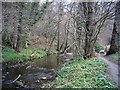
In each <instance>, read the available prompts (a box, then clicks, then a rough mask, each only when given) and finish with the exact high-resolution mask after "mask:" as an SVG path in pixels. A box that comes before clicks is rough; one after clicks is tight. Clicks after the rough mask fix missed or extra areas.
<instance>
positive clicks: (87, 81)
mask: <svg viewBox="0 0 120 90" xmlns="http://www.w3.org/2000/svg"><path fill="white" fill-rule="evenodd" d="M106 67H107V65H106V64H105V63H103V62H102V61H100V60H98V59H95V58H93V59H91V60H82V59H80V58H76V59H75V60H74V61H71V62H67V63H66V64H65V65H64V66H63V67H62V68H61V69H60V70H59V71H58V72H57V73H58V76H57V78H56V79H55V80H54V81H53V82H51V83H48V84H45V85H43V88H113V87H114V85H113V84H112V83H110V82H109V81H110V79H109V78H107V77H106V76H105V73H106Z"/></svg>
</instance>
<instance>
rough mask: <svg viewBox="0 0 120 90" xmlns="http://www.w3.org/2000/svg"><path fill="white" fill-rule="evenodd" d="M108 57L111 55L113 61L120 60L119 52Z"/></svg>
mask: <svg viewBox="0 0 120 90" xmlns="http://www.w3.org/2000/svg"><path fill="white" fill-rule="evenodd" d="M108 57H109V58H110V60H112V61H117V62H120V60H119V56H118V53H115V54H111V55H108Z"/></svg>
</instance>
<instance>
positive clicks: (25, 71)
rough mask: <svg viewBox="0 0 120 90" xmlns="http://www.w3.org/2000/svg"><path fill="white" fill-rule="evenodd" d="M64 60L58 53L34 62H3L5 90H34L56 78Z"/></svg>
mask: <svg viewBox="0 0 120 90" xmlns="http://www.w3.org/2000/svg"><path fill="white" fill-rule="evenodd" d="M63 63H64V62H63V61H62V58H60V57H57V55H49V56H45V57H43V58H41V59H35V60H32V62H28V63H23V62H17V63H13V62H4V63H2V89H3V90H16V89H20V90H21V89H22V90H33V89H36V88H40V87H41V86H42V85H43V84H44V83H47V82H50V81H52V80H54V79H55V77H56V76H57V74H56V73H55V72H56V71H57V70H58V69H60V67H61V65H62V64H63Z"/></svg>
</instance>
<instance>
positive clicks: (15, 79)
mask: <svg viewBox="0 0 120 90" xmlns="http://www.w3.org/2000/svg"><path fill="white" fill-rule="evenodd" d="M20 77H21V74H19V75H18V77H17V78H16V79H15V80H13V81H12V82H11V83H14V82H15V81H17V80H18V79H19V78H20Z"/></svg>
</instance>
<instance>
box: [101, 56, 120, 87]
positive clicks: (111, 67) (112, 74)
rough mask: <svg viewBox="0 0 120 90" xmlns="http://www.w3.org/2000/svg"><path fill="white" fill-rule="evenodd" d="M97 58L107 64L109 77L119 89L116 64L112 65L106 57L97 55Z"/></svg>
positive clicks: (118, 74)
mask: <svg viewBox="0 0 120 90" xmlns="http://www.w3.org/2000/svg"><path fill="white" fill-rule="evenodd" d="M99 58H101V59H102V60H103V61H104V62H105V63H107V64H108V70H109V74H110V77H111V79H112V81H113V82H115V83H116V85H117V86H118V87H119V88H120V83H119V81H120V66H119V65H118V64H115V63H113V62H112V61H110V60H109V58H107V57H106V56H102V55H99Z"/></svg>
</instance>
